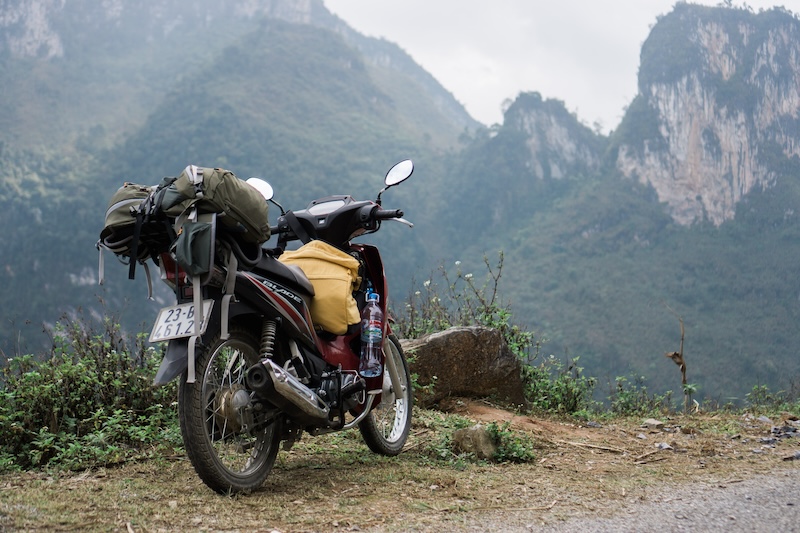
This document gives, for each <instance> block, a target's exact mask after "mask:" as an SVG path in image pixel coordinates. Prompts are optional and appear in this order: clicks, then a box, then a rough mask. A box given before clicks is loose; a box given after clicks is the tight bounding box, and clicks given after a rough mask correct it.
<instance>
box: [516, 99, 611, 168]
mask: <svg viewBox="0 0 800 533" xmlns="http://www.w3.org/2000/svg"><path fill="white" fill-rule="evenodd" d="M504 127H505V128H508V129H509V130H512V131H515V132H517V133H520V134H522V135H523V136H524V137H525V139H526V140H525V145H526V147H527V152H528V154H527V162H526V166H527V167H528V170H529V171H530V172H531V173H532V174H533V175H534V176H535V177H537V178H539V179H561V178H565V177H569V176H573V177H574V176H591V175H594V174H596V173H597V172H598V171H599V169H600V164H601V161H602V157H603V151H604V150H605V145H606V142H605V139H604V138H603V137H602V136H601V135H598V134H595V133H594V132H592V131H591V130H590V129H588V128H587V127H586V126H584V125H582V124H581V123H580V122H579V121H578V119H577V118H576V117H575V116H574V115H572V114H570V113H569V112H568V111H567V109H566V108H565V107H564V104H563V102H561V101H559V100H552V99H548V100H543V99H542V97H541V95H540V94H538V93H522V94H520V95H519V97H518V98H517V99H516V100H515V101H514V103H513V104H512V105H511V106H510V107H509V108H508V110H507V111H506V112H505V115H504Z"/></svg>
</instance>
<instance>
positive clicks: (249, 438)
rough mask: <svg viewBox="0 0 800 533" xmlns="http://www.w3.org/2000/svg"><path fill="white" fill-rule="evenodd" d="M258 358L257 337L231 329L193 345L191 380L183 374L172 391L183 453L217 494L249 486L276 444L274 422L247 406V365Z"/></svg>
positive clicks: (261, 475) (266, 467)
mask: <svg viewBox="0 0 800 533" xmlns="http://www.w3.org/2000/svg"><path fill="white" fill-rule="evenodd" d="M257 362H258V342H257V341H256V339H255V338H254V337H253V336H252V335H251V334H250V333H248V332H247V331H244V330H241V329H231V331H230V337H229V338H228V339H227V340H222V339H220V338H219V337H217V338H216V339H215V340H213V341H212V342H211V343H210V345H209V348H207V349H205V350H200V349H198V351H197V357H196V360H195V369H196V371H195V375H196V381H195V382H194V383H187V382H186V378H187V375H186V374H185V373H184V375H183V377H182V378H181V384H180V389H179V396H178V412H179V414H180V423H181V434H182V435H183V443H184V446H186V454H187V455H188V456H189V459H190V460H191V462H192V465H193V466H194V469H195V471H196V472H197V474H198V475H199V476H200V479H202V480H203V482H204V483H205V484H206V485H208V486H209V487H211V488H212V489H214V490H215V491H217V492H221V493H233V492H242V491H251V490H254V489H257V488H258V487H260V486H261V484H262V483H263V482H264V480H265V479H266V477H267V475H268V474H269V472H270V470H272V466H273V465H274V464H275V457H276V456H277V454H278V447H279V444H280V431H279V428H278V422H275V421H272V422H269V421H266V420H264V415H263V414H261V413H260V412H259V411H255V410H254V409H253V404H252V403H251V401H250V391H248V390H247V389H246V388H245V384H244V379H245V373H246V371H247V369H248V368H249V367H250V366H252V365H254V364H255V363H257Z"/></svg>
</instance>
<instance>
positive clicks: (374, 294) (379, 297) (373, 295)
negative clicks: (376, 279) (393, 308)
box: [367, 292, 381, 302]
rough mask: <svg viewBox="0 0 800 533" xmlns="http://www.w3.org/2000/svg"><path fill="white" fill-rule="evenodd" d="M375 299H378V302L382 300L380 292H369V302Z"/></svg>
mask: <svg viewBox="0 0 800 533" xmlns="http://www.w3.org/2000/svg"><path fill="white" fill-rule="evenodd" d="M373 300H374V301H376V302H380V301H381V295H380V294H378V293H377V292H371V293H369V294H368V295H367V301H368V302H371V301H373Z"/></svg>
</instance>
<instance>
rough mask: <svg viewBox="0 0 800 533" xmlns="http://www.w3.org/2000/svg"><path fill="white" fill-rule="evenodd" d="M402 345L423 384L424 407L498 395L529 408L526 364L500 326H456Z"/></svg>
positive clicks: (418, 396) (419, 396) (417, 394)
mask: <svg viewBox="0 0 800 533" xmlns="http://www.w3.org/2000/svg"><path fill="white" fill-rule="evenodd" d="M402 345H403V351H404V352H405V353H406V355H407V356H408V358H409V367H410V370H411V372H412V373H416V374H417V383H418V384H419V385H420V386H422V387H423V388H422V389H420V390H417V391H415V401H416V402H417V403H418V404H419V405H421V406H424V407H430V406H432V405H434V404H436V403H438V402H439V401H441V400H443V399H444V398H447V397H450V396H463V397H467V398H488V397H492V398H496V399H499V400H501V401H506V402H509V403H511V404H513V405H521V406H525V407H527V402H526V401H525V395H524V390H525V388H524V385H523V383H522V364H521V363H520V361H519V359H518V358H517V357H516V356H515V355H514V354H513V353H511V350H510V349H509V348H508V346H507V345H506V343H505V340H504V339H503V336H502V335H501V334H500V332H499V331H497V330H494V329H489V328H483V327H457V328H450V329H448V330H445V331H442V332H438V333H433V334H431V335H426V336H425V337H422V338H421V339H415V340H404V341H403V342H402ZM426 386H430V387H429V388H427V389H426V388H425V387H426Z"/></svg>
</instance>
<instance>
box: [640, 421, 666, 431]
mask: <svg viewBox="0 0 800 533" xmlns="http://www.w3.org/2000/svg"><path fill="white" fill-rule="evenodd" d="M642 427H646V428H647V429H657V430H659V431H660V430H662V429H664V422H662V421H661V420H656V419H655V418H648V419H647V420H645V421H644V422H642Z"/></svg>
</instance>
